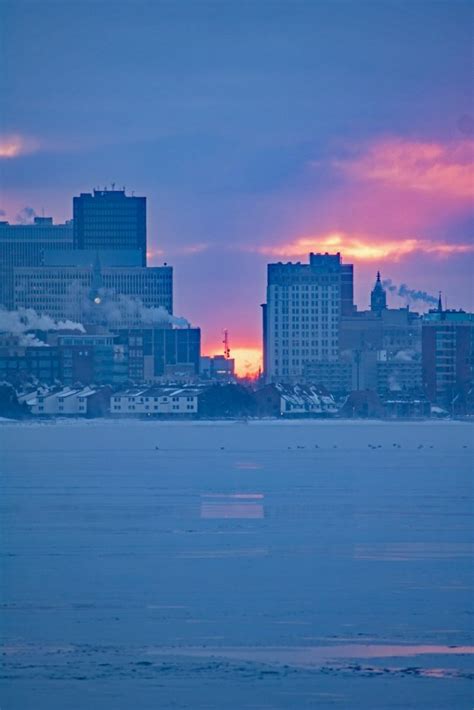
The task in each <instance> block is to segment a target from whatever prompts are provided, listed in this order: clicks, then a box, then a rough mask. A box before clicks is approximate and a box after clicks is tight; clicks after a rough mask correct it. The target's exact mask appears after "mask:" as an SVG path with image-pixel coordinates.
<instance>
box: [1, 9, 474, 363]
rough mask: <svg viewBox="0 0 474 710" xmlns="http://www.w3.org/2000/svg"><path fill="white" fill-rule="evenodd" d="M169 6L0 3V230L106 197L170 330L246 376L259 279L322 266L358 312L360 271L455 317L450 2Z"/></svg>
mask: <svg viewBox="0 0 474 710" xmlns="http://www.w3.org/2000/svg"><path fill="white" fill-rule="evenodd" d="M184 5H185V6H186V13H185V14H186V22H184V20H183V15H182V13H181V12H180V8H176V7H173V6H172V5H170V4H162V3H157V4H151V3H137V4H136V5H135V4H134V6H133V7H131V6H130V5H128V4H119V5H116V4H110V3H97V4H95V11H94V20H95V21H94V22H92V23H91V22H90V18H89V19H88V14H87V13H83V14H82V13H81V12H80V11H79V9H78V8H77V7H74V6H72V5H69V4H68V5H64V6H62V5H59V4H56V3H42V4H41V7H38V6H35V4H34V3H28V2H21V1H20V2H16V3H10V2H4V3H3V7H4V9H5V22H4V23H3V25H4V29H3V31H2V32H3V36H2V40H3V55H4V58H5V59H6V61H7V63H6V66H7V67H8V69H7V71H6V73H5V79H4V89H3V98H4V111H3V120H2V125H1V131H0V158H1V160H0V170H1V182H2V196H1V200H0V208H1V209H2V210H3V211H4V215H3V216H2V219H9V220H10V221H11V222H13V221H15V217H16V215H17V214H19V213H20V212H21V211H22V210H23V209H24V208H25V207H29V208H33V209H34V210H35V211H36V212H37V213H38V214H41V212H42V209H43V208H44V210H45V214H48V215H52V216H54V218H55V220H56V221H62V220H64V219H69V218H71V217H72V210H71V197H72V196H73V195H77V194H79V193H80V192H83V191H89V190H91V189H92V188H93V187H94V186H97V185H99V186H100V187H103V186H104V185H105V184H108V185H109V186H110V184H111V182H112V181H115V182H116V184H117V185H118V186H122V184H124V183H125V185H126V186H127V192H130V193H131V191H132V190H134V191H135V194H136V195H144V196H146V197H147V198H148V205H149V221H148V243H149V252H150V261H149V264H150V265H160V264H162V263H163V261H167V262H168V263H170V264H172V265H173V267H174V269H175V276H176V287H175V294H176V299H175V300H176V307H175V310H176V313H179V314H183V315H184V316H186V317H187V318H189V319H190V320H191V322H193V323H194V324H196V325H199V326H201V327H202V331H203V349H204V352H208V353H212V352H220V351H222V343H221V340H222V331H223V330H224V329H225V328H227V329H228V330H229V333H230V339H231V340H230V343H231V349H232V352H233V355H235V356H237V358H238V359H240V360H242V359H248V360H251V359H253V361H254V362H253V364H254V366H255V358H256V355H257V353H258V351H259V350H260V349H261V317H260V303H262V302H263V301H264V299H265V271H266V264H267V263H268V262H278V261H280V260H281V261H288V260H291V261H297V260H304V259H306V258H307V255H308V253H309V252H311V251H314V252H318V251H319V252H324V251H328V252H330V253H335V252H341V254H342V256H343V258H344V259H345V260H346V261H350V262H351V263H354V265H355V301H356V303H357V304H358V306H359V308H361V309H363V308H367V307H368V304H369V296H370V289H371V288H372V286H373V283H374V280H375V274H376V272H377V270H378V269H380V270H381V272H382V277H383V278H384V279H391V280H392V281H393V282H394V283H396V284H401V283H407V284H408V285H409V286H410V287H412V288H413V289H416V290H422V291H427V292H428V293H431V294H432V295H434V296H436V295H437V292H438V290H439V289H441V290H442V291H443V294H444V296H445V299H446V298H447V301H448V306H449V307H454V308H460V307H463V308H465V309H466V310H472V308H473V303H472V279H471V271H472V264H473V260H472V252H473V244H472V238H471V228H472V209H471V204H472V200H471V193H472V170H471V165H470V163H471V159H472V148H473V133H474V119H473V118H472V91H471V88H470V78H469V64H470V29H469V27H470V17H471V13H472V8H471V7H470V4H469V3H463V2H457V3H453V4H452V5H448V4H441V3H440V4H431V5H430V11H429V13H427V12H425V6H424V4H423V3H419V4H408V3H398V4H393V3H386V2H382V3H379V4H378V5H377V7H374V5H373V4H372V3H358V4H357V6H355V5H350V4H339V5H334V6H329V5H319V4H317V3H297V4H294V3H286V2H278V3H265V4H263V3H261V4H256V5H250V4H248V5H247V4H244V5H242V4H239V6H238V7H237V5H235V4H233V3H226V4H220V5H219V6H218V7H219V9H218V10H216V7H217V6H216V5H214V4H212V3H199V4H193V3H184ZM137 6H138V7H139V9H140V10H141V12H138V13H137V12H136V8H137ZM104 26H107V28H108V30H109V31H108V32H107V33H105V34H104V33H103V31H102V28H103V27H104ZM71 28H74V32H71ZM264 35H265V36H271V40H270V39H269V40H268V41H267V42H265V43H262V42H261V37H262V36H264ZM315 37H317V38H318V41H317V42H316V41H315ZM434 40H435V41H434ZM58 58H60V61H61V70H62V71H61V74H60V75H58V72H57V66H58ZM217 58H218V62H217ZM58 97H61V102H60V104H58V103H57V102H58ZM58 105H59V106H60V107H61V110H60V111H58ZM53 106H54V110H53V108H52V107H53ZM242 275H245V279H242ZM388 296H389V301H390V305H391V306H392V307H393V306H402V305H404V304H405V300H404V299H400V298H398V297H396V296H395V295H394V294H393V293H389V294H388ZM422 305H423V304H422V303H419V304H418V306H419V307H420V310H423V308H422ZM245 350H246V351H248V352H247V355H245V353H243V352H242V351H245Z"/></svg>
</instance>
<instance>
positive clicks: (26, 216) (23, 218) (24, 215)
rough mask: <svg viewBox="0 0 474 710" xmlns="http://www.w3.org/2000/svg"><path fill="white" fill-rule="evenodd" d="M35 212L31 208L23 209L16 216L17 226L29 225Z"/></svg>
mask: <svg viewBox="0 0 474 710" xmlns="http://www.w3.org/2000/svg"><path fill="white" fill-rule="evenodd" d="M36 216H37V215H36V211H35V210H34V209H33V207H23V209H22V210H20V211H19V212H18V214H17V216H16V221H17V222H18V224H31V223H32V222H33V219H34V218H35V217H36Z"/></svg>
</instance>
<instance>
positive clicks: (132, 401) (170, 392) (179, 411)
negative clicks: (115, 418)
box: [110, 387, 202, 416]
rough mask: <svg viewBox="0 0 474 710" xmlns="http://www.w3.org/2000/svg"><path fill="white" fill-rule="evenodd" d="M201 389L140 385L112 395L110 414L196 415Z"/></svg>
mask: <svg viewBox="0 0 474 710" xmlns="http://www.w3.org/2000/svg"><path fill="white" fill-rule="evenodd" d="M201 393H202V389H200V388H196V387H141V388H136V389H130V390H125V391H123V392H116V393H115V394H114V395H112V399H111V403H110V413H111V414H112V415H127V416H135V415H145V416H158V415H163V414H165V415H185V416H191V415H196V414H197V413H198V411H199V396H200V394H201Z"/></svg>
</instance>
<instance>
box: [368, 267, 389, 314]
mask: <svg viewBox="0 0 474 710" xmlns="http://www.w3.org/2000/svg"><path fill="white" fill-rule="evenodd" d="M386 308H387V294H386V293H385V289H384V287H383V286H382V282H381V281H380V271H377V281H376V282H375V286H374V287H373V289H372V291H371V294H370V310H371V311H373V312H374V313H378V314H380V313H382V311H384V310H385V309H386Z"/></svg>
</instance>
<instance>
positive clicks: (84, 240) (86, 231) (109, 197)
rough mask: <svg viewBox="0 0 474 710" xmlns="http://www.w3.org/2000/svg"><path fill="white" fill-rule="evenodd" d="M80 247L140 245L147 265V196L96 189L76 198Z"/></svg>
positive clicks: (76, 239) (76, 232)
mask: <svg viewBox="0 0 474 710" xmlns="http://www.w3.org/2000/svg"><path fill="white" fill-rule="evenodd" d="M73 216H74V221H73V225H74V227H73V228H74V246H75V248H76V249H140V251H141V254H142V263H141V265H142V266H146V198H145V197H135V196H129V195H126V194H125V190H94V192H93V193H92V194H90V193H81V195H79V197H74V199H73Z"/></svg>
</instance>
